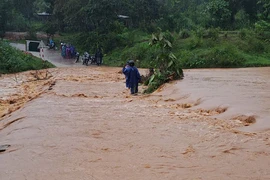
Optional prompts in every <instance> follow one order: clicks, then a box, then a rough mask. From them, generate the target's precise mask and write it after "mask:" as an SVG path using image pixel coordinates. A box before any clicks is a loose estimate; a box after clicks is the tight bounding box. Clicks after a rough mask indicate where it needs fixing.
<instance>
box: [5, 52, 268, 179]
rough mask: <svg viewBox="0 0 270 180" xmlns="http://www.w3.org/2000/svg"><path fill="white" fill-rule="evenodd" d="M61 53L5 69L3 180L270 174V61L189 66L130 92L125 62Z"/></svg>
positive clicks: (250, 176)
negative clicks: (32, 65) (43, 66)
mask: <svg viewBox="0 0 270 180" xmlns="http://www.w3.org/2000/svg"><path fill="white" fill-rule="evenodd" d="M54 53H55V52H54ZM48 55H49V54H48ZM56 56H57V55H56V54H55V56H54V58H55V59H54V58H51V60H52V61H55V62H56V63H58V64H60V65H61V64H63V66H62V67H60V68H54V69H49V70H42V71H38V72H36V71H28V72H24V73H19V74H17V75H16V76H15V75H2V76H1V77H0V103H1V104H0V117H1V118H0V180H20V179H27V180H74V179H76V180H165V179H166V180H167V179H170V180H176V179H190V180H194V179H202V180H204V179H206V180H217V179H237V180H238V179H241V180H255V179H258V180H264V179H265V180H267V179H270V140H269V135H270V123H269V121H270V119H269V115H270V113H269V112H270V110H269V108H270V103H269V100H270V96H269V94H270V91H269V90H270V82H269V78H270V68H247V69H198V70H185V78H184V79H183V80H181V81H176V82H172V83H169V84H166V85H165V86H163V87H161V88H160V89H158V90H157V91H156V92H154V93H153V94H151V95H145V94H142V93H141V92H142V91H143V89H144V88H145V87H143V86H140V87H139V92H140V93H139V95H138V96H130V95H129V92H128V90H126V89H125V83H124V76H123V75H122V74H121V68H111V67H103V66H101V67H97V66H94V65H92V66H88V67H86V66H82V65H80V64H74V62H72V61H66V62H65V63H63V62H62V61H65V60H63V59H59V57H56ZM51 57H52V56H51ZM56 59H58V60H57V61H56ZM69 64H70V65H71V66H72V67H69ZM140 71H141V72H142V73H144V72H145V70H143V69H140Z"/></svg>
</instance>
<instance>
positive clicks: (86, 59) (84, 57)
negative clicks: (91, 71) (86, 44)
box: [82, 52, 90, 66]
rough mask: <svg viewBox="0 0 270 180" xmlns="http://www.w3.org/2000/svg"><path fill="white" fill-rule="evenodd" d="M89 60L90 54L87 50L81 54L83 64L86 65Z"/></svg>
mask: <svg viewBox="0 0 270 180" xmlns="http://www.w3.org/2000/svg"><path fill="white" fill-rule="evenodd" d="M89 60H90V54H89V53H88V52H84V53H83V56H82V61H83V65H86V66H88V62H89Z"/></svg>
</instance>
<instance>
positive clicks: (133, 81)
mask: <svg viewBox="0 0 270 180" xmlns="http://www.w3.org/2000/svg"><path fill="white" fill-rule="evenodd" d="M128 65H129V66H130V68H127V69H125V71H124V73H125V74H127V84H128V87H129V88H130V93H131V94H132V95H137V93H138V86H139V82H140V80H141V75H140V73H139V70H138V69H137V67H136V66H135V63H134V61H133V60H130V61H129V62H128Z"/></svg>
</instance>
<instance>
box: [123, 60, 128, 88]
mask: <svg viewBox="0 0 270 180" xmlns="http://www.w3.org/2000/svg"><path fill="white" fill-rule="evenodd" d="M129 68H130V66H129V61H127V63H126V64H125V66H124V67H123V69H122V72H123V74H124V75H125V78H126V88H128V89H129V86H128V71H129Z"/></svg>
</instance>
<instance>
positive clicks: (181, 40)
mask: <svg viewBox="0 0 270 180" xmlns="http://www.w3.org/2000/svg"><path fill="white" fill-rule="evenodd" d="M130 33H133V32H130ZM126 34H127V33H126ZM166 34H169V40H170V42H172V44H173V48H172V52H173V53H174V54H175V56H176V57H177V59H178V61H179V63H180V65H181V67H182V68H184V69H187V68H239V67H260V66H270V41H268V40H267V39H265V38H263V37H261V36H260V35H258V34H256V33H255V32H252V31H248V30H242V31H239V32H220V31H218V30H217V29H213V30H198V31H192V32H190V31H187V30H185V31H181V32H180V33H169V32H167V33H166ZM127 37H128V38H126V39H123V40H122V41H123V42H124V43H126V45H125V44H122V45H120V46H118V47H116V48H115V49H113V50H112V51H110V52H107V54H105V57H104V62H105V64H107V65H109V66H122V65H123V63H125V62H126V61H127V60H128V59H134V60H137V65H138V66H139V67H143V68H150V67H153V66H154V65H153V59H154V58H156V56H157V54H158V52H157V51H156V49H153V48H151V46H149V42H150V41H149V40H150V39H151V35H149V34H143V33H137V34H133V36H132V38H131V36H127Z"/></svg>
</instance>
